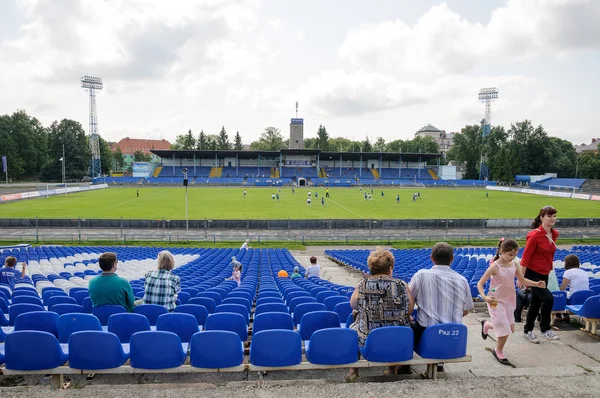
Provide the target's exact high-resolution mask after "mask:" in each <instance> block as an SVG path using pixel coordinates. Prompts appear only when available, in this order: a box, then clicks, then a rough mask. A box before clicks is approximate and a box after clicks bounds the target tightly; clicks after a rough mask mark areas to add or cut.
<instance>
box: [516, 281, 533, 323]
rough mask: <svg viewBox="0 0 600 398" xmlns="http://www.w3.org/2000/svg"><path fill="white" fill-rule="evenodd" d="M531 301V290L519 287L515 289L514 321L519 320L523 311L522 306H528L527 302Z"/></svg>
mask: <svg viewBox="0 0 600 398" xmlns="http://www.w3.org/2000/svg"><path fill="white" fill-rule="evenodd" d="M530 302H531V290H529V289H528V290H526V291H523V290H521V289H517V306H516V307H515V313H514V315H515V321H518V322H521V314H522V313H523V308H526V307H529V303H530Z"/></svg>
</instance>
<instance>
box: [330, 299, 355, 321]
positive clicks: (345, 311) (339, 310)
mask: <svg viewBox="0 0 600 398" xmlns="http://www.w3.org/2000/svg"><path fill="white" fill-rule="evenodd" d="M333 312H335V313H336V314H338V316H339V317H340V321H342V322H343V321H344V320H345V319H348V317H349V316H350V315H352V307H351V306H350V301H345V302H343V303H339V304H336V306H335V307H333Z"/></svg>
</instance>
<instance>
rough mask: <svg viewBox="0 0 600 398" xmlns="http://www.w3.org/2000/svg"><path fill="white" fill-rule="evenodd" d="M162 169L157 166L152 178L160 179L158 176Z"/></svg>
mask: <svg viewBox="0 0 600 398" xmlns="http://www.w3.org/2000/svg"><path fill="white" fill-rule="evenodd" d="M162 168H163V167H162V166H156V167H155V168H154V171H153V172H152V177H158V175H159V174H160V172H161V171H162Z"/></svg>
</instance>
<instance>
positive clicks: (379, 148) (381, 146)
mask: <svg viewBox="0 0 600 398" xmlns="http://www.w3.org/2000/svg"><path fill="white" fill-rule="evenodd" d="M386 149H387V145H386V143H385V140H384V139H383V138H382V137H379V138H377V139H376V140H375V143H374V144H373V151H375V152H385V150H386Z"/></svg>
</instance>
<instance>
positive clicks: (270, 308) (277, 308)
mask: <svg viewBox="0 0 600 398" xmlns="http://www.w3.org/2000/svg"><path fill="white" fill-rule="evenodd" d="M265 312H285V313H286V314H287V313H288V307H286V306H285V304H283V302H280V303H267V304H261V305H257V306H256V308H255V309H254V316H255V317H256V316H257V315H260V314H262V313H265Z"/></svg>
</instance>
